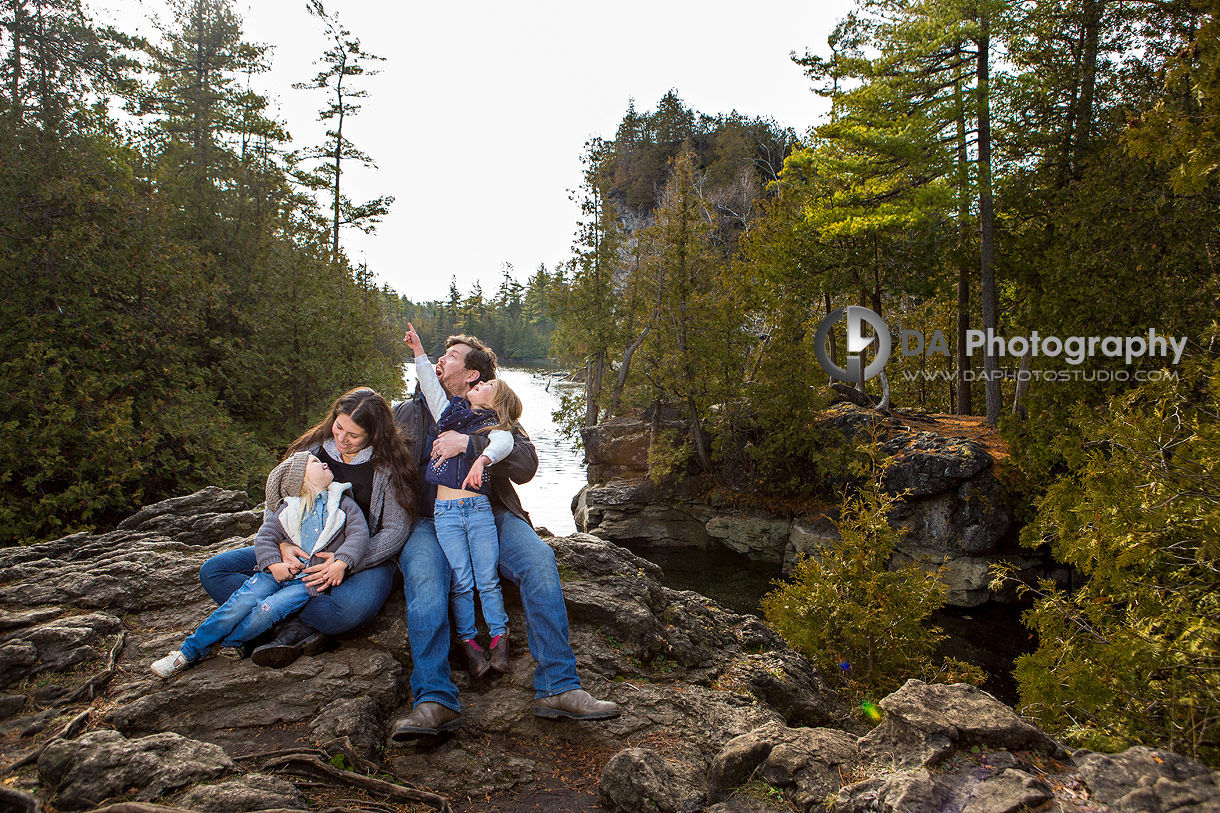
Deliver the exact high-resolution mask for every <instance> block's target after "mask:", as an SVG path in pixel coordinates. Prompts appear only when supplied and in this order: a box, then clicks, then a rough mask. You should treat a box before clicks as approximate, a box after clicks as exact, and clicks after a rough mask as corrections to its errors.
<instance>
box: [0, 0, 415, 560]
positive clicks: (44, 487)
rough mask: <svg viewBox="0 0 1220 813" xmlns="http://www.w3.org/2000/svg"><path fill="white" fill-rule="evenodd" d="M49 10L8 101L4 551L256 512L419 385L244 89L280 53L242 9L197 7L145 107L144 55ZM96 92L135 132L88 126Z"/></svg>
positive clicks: (0, 374) (165, 42)
mask: <svg viewBox="0 0 1220 813" xmlns="http://www.w3.org/2000/svg"><path fill="white" fill-rule="evenodd" d="M52 7H54V10H53V11H52ZM40 10H42V11H45V12H47V14H46V16H45V19H43V22H42V24H41V25H33V24H31V19H30V18H29V17H28V13H29V9H28V8H25V4H18V5H13V4H9V5H7V6H5V7H4V9H3V12H2V13H3V14H4V15H6V16H5V17H4V25H5V26H6V27H7V28H9V29H10V30H11V31H15V32H17V36H16V37H14V38H10V39H8V40H6V42H5V44H4V48H5V51H4V53H3V60H2V62H3V65H4V66H5V68H4V69H5V71H6V72H7V74H6V80H5V81H4V82H3V83H2V84H0V111H2V114H3V115H5V116H6V126H5V127H4V128H3V129H0V163H3V165H4V166H5V169H6V171H5V172H4V173H2V174H0V233H3V234H4V242H3V246H2V248H0V270H2V271H3V274H0V280H2V281H0V306H2V307H3V313H4V316H5V318H4V319H2V320H0V346H3V347H5V348H6V350H7V352H6V353H5V357H4V359H3V360H2V361H0V388H2V389H3V391H4V392H6V393H8V394H9V402H8V407H7V409H6V411H5V413H4V418H3V422H2V426H3V429H4V430H5V440H4V441H3V442H0V472H3V474H2V475H0V521H2V522H3V528H4V531H3V534H4V537H3V539H0V543H2V544H7V543H11V542H13V541H28V540H34V539H39V538H45V537H48V536H53V535H59V534H64V533H68V532H72V531H78V530H79V531H87V530H93V529H95V528H97V527H99V526H104V525H107V524H110V523H113V522H114V521H115V520H116V519H118V518H120V517H121V516H123V515H124V514H126V513H130V512H131V511H132V510H133V509H134V508H136V507H138V506H139V505H140V504H143V503H147V502H152V501H155V500H161V499H165V498H167V497H171V496H176V495H178V494H181V493H183V492H186V491H191V490H195V489H197V488H199V487H202V486H204V485H222V486H228V487H237V488H243V489H247V490H249V491H251V492H252V495H253V496H254V497H255V498H257V497H258V496H259V490H260V488H261V483H262V480H263V479H264V478H265V476H266V472H267V470H268V469H269V468H270V466H271V464H272V463H273V461H274V459H275V456H276V455H277V453H278V451H279V450H280V449H282V448H283V447H284V445H286V443H287V442H288V441H289V440H290V439H291V438H292V437H294V436H295V435H296V434H298V433H299V432H300V431H301V430H302V429H304V428H305V426H306V424H307V422H310V421H312V420H316V418H315V415H316V414H317V413H318V412H319V411H320V410H321V408H322V407H323V406H324V405H325V404H327V403H329V402H330V401H331V400H333V399H334V397H335V396H336V395H338V394H339V392H341V391H342V390H344V389H347V388H350V387H351V386H354V385H356V384H363V385H368V386H373V387H376V388H378V389H380V390H381V391H382V392H383V393H385V394H386V395H387V396H390V397H393V396H394V395H396V394H398V393H399V391H400V390H401V386H402V384H401V373H400V370H399V367H400V364H401V358H402V355H403V353H402V350H401V344H400V343H399V342H398V340H397V337H394V340H393V341H387V332H388V331H389V330H390V328H391V325H390V323H389V321H388V319H387V317H386V310H385V307H384V300H385V297H384V295H383V294H382V293H381V292H379V291H376V290H375V289H370V288H369V286H368V285H367V275H364V276H362V275H361V273H360V272H357V271H353V270H352V269H351V268H350V267H349V266H348V265H347V263H346V261H345V260H344V259H343V258H342V257H338V258H336V257H333V256H332V255H331V252H330V251H328V250H327V248H328V247H327V245H326V235H323V234H320V233H318V232H317V231H315V230H313V229H312V228H311V227H310V226H309V223H310V222H311V220H313V219H314V218H311V216H310V213H309V209H308V203H307V202H304V201H301V200H298V199H296V198H294V197H293V196H292V195H291V193H290V192H289V184H288V180H287V178H286V176H285V174H284V172H283V170H282V168H280V166H279V165H278V162H277V160H276V145H277V144H278V143H279V142H280V140H282V139H283V137H284V136H283V132H282V130H281V129H280V128H279V126H278V125H276V124H275V123H273V122H271V121H269V120H268V119H267V118H266V117H265V116H264V115H263V111H264V109H265V107H266V102H265V100H264V99H262V98H261V97H260V96H258V95H257V94H253V93H251V92H249V91H248V90H243V89H242V86H243V85H244V84H245V83H244V82H239V81H238V79H239V77H238V74H239V72H240V73H252V72H258V71H259V70H261V69H262V68H263V63H262V56H263V54H264V51H265V49H264V48H261V47H256V46H251V45H249V44H247V43H244V42H242V40H241V32H240V25H239V21H238V19H237V18H236V16H235V15H234V14H233V13H232V10H231V8H230V7H229V5H228V4H227V3H226V2H223V0H199V2H192V3H180V4H178V5H177V6H176V7H175V18H174V23H173V26H172V27H171V28H170V29H168V30H166V31H164V32H163V37H162V41H161V42H160V43H146V42H141V43H139V44H140V45H142V47H143V58H144V59H145V60H146V72H145V73H144V74H143V75H144V76H147V77H149V84H148V85H147V86H140V85H139V84H138V82H137V81H136V79H137V76H139V74H137V73H136V72H135V71H134V65H135V61H134V59H133V58H132V57H131V56H130V55H129V51H127V50H125V49H126V48H130V47H134V45H135V44H137V43H136V42H134V41H129V40H128V39H127V38H125V37H123V36H122V35H120V34H117V33H116V32H110V31H107V32H99V31H97V30H94V29H92V28H91V27H90V25H89V24H88V22H87V20H86V19H85V18H84V16H83V14H82V13H81V11H80V6H79V3H76V2H74V0H62V2H57V3H53V4H45V5H44V6H40ZM29 70H34V71H37V72H39V73H41V74H42V75H43V76H44V77H45V78H46V79H50V80H53V81H54V82H55V89H54V92H53V93H52V92H49V91H50V88H49V86H48V85H47V82H46V81H43V82H41V86H42V91H40V90H39V87H40V83H39V82H35V81H31V77H30V75H29V74H27V73H26V71H29ZM88 89H93V90H95V91H98V92H113V93H121V94H123V98H124V101H125V102H126V103H127V104H128V106H129V110H130V112H132V113H133V114H134V115H135V116H136V118H135V119H133V120H132V121H131V122H130V127H131V128H132V129H130V130H125V129H123V127H121V126H120V125H119V123H118V122H115V121H112V120H110V119H109V118H108V117H107V115H106V112H105V108H104V106H101V105H99V106H93V107H85V106H84V105H85V102H84V100H85V99H86V98H87V92H86V91H87V90H88ZM43 91H47V92H43ZM135 142H139V143H141V145H142V148H141V150H140V151H137V150H135V149H133V148H131V147H129V146H127V145H128V144H129V143H135ZM398 335H399V336H401V332H399V334H398Z"/></svg>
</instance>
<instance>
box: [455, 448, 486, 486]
mask: <svg viewBox="0 0 1220 813" xmlns="http://www.w3.org/2000/svg"><path fill="white" fill-rule="evenodd" d="M484 461H486V463H490V462H491V461H490V459H489V458H488V457H487V455H485V454H481V455H479V459H478V460H476V461H474V463H472V464H471V466H470V471H469V473H467V475H466V479H465V480H463V481H462V488H464V489H466V490H467V491H478V490H479V488H480V487H481V486H482V485H483V467H484V466H485V465H486V463H485V462H484Z"/></svg>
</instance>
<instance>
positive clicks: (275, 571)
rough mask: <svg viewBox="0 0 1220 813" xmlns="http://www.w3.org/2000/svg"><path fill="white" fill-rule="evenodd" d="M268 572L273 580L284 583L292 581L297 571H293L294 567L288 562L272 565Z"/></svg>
mask: <svg viewBox="0 0 1220 813" xmlns="http://www.w3.org/2000/svg"><path fill="white" fill-rule="evenodd" d="M267 572H268V573H270V574H271V576H272V578H274V579H275V580H276V581H277V582H280V583H283V582H286V581H288V580H289V579H291V578H292V574H293V573H294V572H295V571H293V569H292V567H291V566H290V565H288V564H287V563H286V562H276V563H275V564H273V565H271V567H269V568H267Z"/></svg>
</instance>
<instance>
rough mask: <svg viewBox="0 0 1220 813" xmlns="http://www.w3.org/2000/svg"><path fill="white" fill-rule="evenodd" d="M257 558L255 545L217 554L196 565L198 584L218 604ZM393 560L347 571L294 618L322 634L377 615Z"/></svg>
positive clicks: (250, 573) (345, 629)
mask: <svg viewBox="0 0 1220 813" xmlns="http://www.w3.org/2000/svg"><path fill="white" fill-rule="evenodd" d="M257 568H258V560H257V559H256V558H255V556H254V548H253V547H249V548H238V549H237V550H230V551H225V552H224V553H218V554H216V555H215V556H213V557H212V558H211V559H208V560H207V561H206V562H204V563H203V566H202V567H201V568H199V583H200V584H202V585H203V589H204V590H206V591H207V594H208V595H209V596H211V597H212V601H215V602H216V603H217V604H224V603H225V602H226V601H227V600H228V599H229V596H231V595H232V594H233V593H234V592H235V591H236V590H237V589H238V588H239V587H241V586H242V585H243V584H244V583H245V582H246V580H247V579H249V578H250V577H251V576H253V575H254V572H255V570H256V569H257ZM396 572H397V569H396V567H395V563H394V560H393V559H391V560H390V561H388V562H382V563H381V564H379V565H377V566H376V567H371V568H368V569H367V570H360V571H357V572H356V573H348V574H347V575H346V576H345V577H344V579H343V581H342V583H340V584H339V586H338V587H332V588H330V590H328V591H326V592H325V593H323V594H322V595H320V596H314V597H313V598H311V599H310V600H309V603H308V604H306V605H305V609H303V610H301V612H300V615H298V616H297V617H298V618H300V619H301V620H302V621H304V622H305V623H306V624H308V625H309V626H311V627H313V628H314V629H316V630H317V631H318V632H320V633H322V634H323V635H342V634H343V633H345V632H351V631H352V630H354V629H356V628H358V627H362V626H364V625H365V624H367V623H369V622H370V621H372V620H373V619H374V618H376V617H377V613H378V612H380V611H381V605H382V604H385V600H386V598H388V597H389V595H390V588H391V587H393V586H394V574H395V573H396Z"/></svg>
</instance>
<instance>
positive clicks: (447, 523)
mask: <svg viewBox="0 0 1220 813" xmlns="http://www.w3.org/2000/svg"><path fill="white" fill-rule="evenodd" d="M433 517H434V523H435V526H436V539H437V541H438V542H439V543H440V546H441V550H443V551H444V552H445V559H446V561H448V562H449V570H450V571H451V574H452V575H451V578H452V582H451V584H450V588H449V604H450V606H451V607H452V608H453V624H454V626H455V627H456V628H457V630H456V631H457V637H458V640H461V641H466V640H469V639H471V638H473V637H474V636H475V635H476V634H477V633H478V629H477V628H476V626H475V617H474V589H475V587H476V586H477V587H478V589H479V604H480V605H481V606H482V607H483V620H484V621H486V622H487V630H488V633H489V634H490V635H491V636H492V637H493V638H494V637H495V636H497V635H503V634H504V633H505V632H506V631H507V630H508V616H507V615H505V614H504V596H503V594H502V593H501V591H500V577H499V576H498V575H497V574H496V567H497V565H498V564H499V560H500V541H499V535H498V534H497V532H496V520H495V517H493V516H492V513H491V501H490V500H488V499H487V497H485V496H484V495H482V494H480V495H479V496H477V497H463V498H461V499H458V500H437V501H436V505H435V506H434V508H433Z"/></svg>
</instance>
